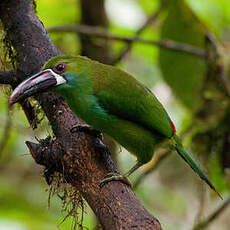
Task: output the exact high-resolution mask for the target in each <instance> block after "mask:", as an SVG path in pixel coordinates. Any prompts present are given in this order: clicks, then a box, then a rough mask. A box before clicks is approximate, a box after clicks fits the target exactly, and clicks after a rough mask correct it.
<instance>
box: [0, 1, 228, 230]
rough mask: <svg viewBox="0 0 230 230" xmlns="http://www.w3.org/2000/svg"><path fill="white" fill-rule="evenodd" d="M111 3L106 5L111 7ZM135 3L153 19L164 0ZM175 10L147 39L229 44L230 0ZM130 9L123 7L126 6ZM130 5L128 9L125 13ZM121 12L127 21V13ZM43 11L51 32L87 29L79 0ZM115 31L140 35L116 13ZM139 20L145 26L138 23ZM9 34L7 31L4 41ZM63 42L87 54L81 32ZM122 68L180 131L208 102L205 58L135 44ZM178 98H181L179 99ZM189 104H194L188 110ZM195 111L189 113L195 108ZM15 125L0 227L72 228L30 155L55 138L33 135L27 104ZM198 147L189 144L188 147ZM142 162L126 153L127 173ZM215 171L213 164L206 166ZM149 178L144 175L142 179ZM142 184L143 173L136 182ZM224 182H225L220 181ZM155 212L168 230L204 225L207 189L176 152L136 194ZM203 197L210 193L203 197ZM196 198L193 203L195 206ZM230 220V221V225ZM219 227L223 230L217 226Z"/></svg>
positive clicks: (176, 4) (0, 110) (0, 130)
mask: <svg viewBox="0 0 230 230" xmlns="http://www.w3.org/2000/svg"><path fill="white" fill-rule="evenodd" d="M109 2H111V1H107V3H106V4H110V3H109ZM124 2H125V3H126V4H130V12H127V14H126V15H125V16H126V18H127V19H126V20H129V14H130V15H131V14H133V12H132V10H131V9H133V7H131V5H132V4H133V3H135V7H136V6H137V7H138V8H139V9H140V11H139V12H140V13H141V14H143V15H142V16H143V17H144V18H145V19H147V18H148V17H149V16H150V15H151V14H152V13H153V12H155V11H156V10H157V9H158V7H159V5H160V1H159V0H158V1H152V0H124ZM169 2H170V6H169V8H165V9H164V11H162V12H161V15H160V16H159V18H158V19H157V20H156V22H155V23H154V24H153V25H149V26H148V28H147V29H145V31H144V32H143V33H142V34H141V38H143V39H151V40H158V39H161V38H164V39H165V38H170V39H173V40H176V41H178V42H183V43H188V44H192V45H195V46H197V47H202V48H203V47H204V44H203V41H202V40H203V37H204V31H205V30H206V29H204V28H208V29H207V30H209V31H211V32H213V33H215V34H216V35H217V36H218V37H219V39H224V40H229V39H230V35H229V25H230V1H229V0H206V1H203V0H196V1H194V0H186V1H182V0H170V1H169ZM119 4H122V3H119ZM121 7H122V5H120V8H121ZM114 11H117V15H118V17H119V12H120V11H119V8H117V9H114ZM37 14H38V16H39V18H40V20H41V21H42V22H43V23H44V26H45V27H46V28H50V27H53V26H59V25H75V24H79V21H80V17H81V12H80V7H79V2H78V1H75V0H49V1H46V0H39V1H37ZM108 18H109V32H111V33H113V34H116V35H120V36H134V35H135V32H136V29H133V28H130V27H126V26H124V25H126V24H125V23H124V25H123V24H122V23H120V24H117V22H116V21H114V19H113V17H112V16H111V15H109V14H108ZM136 23H138V22H136ZM3 35H4V34H1V37H2V36H3ZM50 36H51V39H52V40H53V42H54V43H55V45H56V46H57V47H58V48H59V49H60V50H61V51H62V52H63V53H68V54H79V53H80V50H81V44H80V40H79V37H78V35H77V34H74V33H52V34H50ZM110 43H111V49H112V50H113V53H114V57H115V56H117V55H118V54H119V53H120V51H121V50H122V49H123V48H124V47H125V46H126V44H124V43H123V42H112V41H111V42H110ZM0 50H1V51H2V52H1V62H0V66H1V69H9V68H10V65H6V63H5V58H4V51H5V50H4V46H3V43H2V42H1V45H0ZM118 66H119V67H120V68H123V69H125V70H126V71H128V72H130V73H132V74H133V75H134V76H136V77H137V78H138V80H140V81H142V82H143V83H144V84H146V85H147V86H148V87H149V88H151V89H152V90H153V91H154V92H155V93H156V95H157V97H158V98H159V99H160V100H161V102H162V103H163V104H164V105H165V106H166V108H167V110H168V111H169V113H170V114H172V115H173V116H172V117H173V120H174V121H175V123H176V126H177V129H178V130H179V132H180V131H181V130H184V129H185V127H186V126H188V124H190V123H191V117H192V113H191V110H192V108H195V107H196V106H197V105H199V103H200V95H199V92H200V90H201V88H202V83H203V81H204V77H205V72H206V67H205V64H204V61H203V60H201V59H198V58H196V57H193V56H189V55H187V54H181V53H175V52H173V51H168V50H167V51H166V50H163V49H159V48H158V47H156V46H149V45H144V44H141V43H135V44H133V46H132V49H131V51H130V53H129V55H127V56H126V57H125V58H124V59H123V60H122V61H121V63H119V64H118ZM1 89H2V90H1V94H0V101H1V103H0V118H1V119H0V124H1V125H0V143H1V140H4V138H5V136H4V133H5V131H4V127H5V123H6V121H7V117H8V109H7V96H6V93H5V92H6V91H7V89H6V88H5V87H4V88H3V87H2V88H1ZM174 95H175V96H176V97H174ZM184 105H186V106H187V108H186V106H184ZM188 107H189V109H188ZM10 119H11V120H12V124H11V127H10V132H9V136H8V137H7V138H6V140H5V142H6V146H5V148H4V149H3V150H1V149H0V230H3V229H4V230H27V229H29V230H37V229H44V230H51V229H52V230H53V229H62V230H65V229H70V227H71V224H72V220H67V221H66V222H64V223H63V224H61V225H59V224H60V222H61V220H62V218H63V217H64V216H65V215H66V214H65V213H62V212H61V207H62V203H61V201H60V199H59V198H57V197H54V198H52V199H51V207H50V208H48V192H47V191H46V190H48V186H47V185H46V184H45V181H44V179H43V178H42V177H41V174H42V168H40V167H39V166H38V165H36V164H35V163H34V162H33V160H32V159H31V157H30V155H29V154H28V150H27V149H26V147H25V144H24V141H25V140H32V141H36V140H35V137H37V138H42V137H45V136H46V135H49V134H50V133H51V131H50V128H49V126H48V124H47V123H43V125H42V126H41V127H40V128H39V129H38V130H37V131H32V130H31V128H30V127H29V126H28V123H27V121H26V119H25V116H24V114H23V112H22V111H21V109H20V108H19V107H16V108H14V110H13V111H12V112H10ZM189 144H191V143H190V142H188V145H189ZM134 160H135V159H134V158H133V157H132V156H131V155H130V154H128V153H126V152H122V154H119V162H120V165H121V168H122V169H123V170H124V171H126V169H127V168H129V167H130V165H132V164H133V162H134ZM219 162H220V161H219V160H218V156H215V157H214V156H213V157H212V159H211V163H210V162H209V163H210V165H209V166H210V167H209V168H211V170H210V173H211V174H212V178H213V180H214V181H213V183H214V184H216V185H217V187H218V188H223V189H226V187H227V185H226V182H225V179H224V175H223V172H222V171H221V168H220V164H219ZM203 163H204V165H205V166H207V165H206V164H207V162H203ZM140 173H141V170H139V172H137V174H136V176H138V174H140ZM132 180H135V176H134V177H133V178H132ZM218 182H219V183H218ZM136 194H137V196H138V197H139V198H140V199H141V201H142V202H143V203H144V205H145V206H146V207H147V209H148V210H149V211H150V212H151V213H153V214H154V215H155V216H156V217H157V218H159V219H160V221H161V223H162V226H163V229H166V230H180V229H181V230H182V229H183V230H185V229H191V226H192V225H193V224H194V221H196V215H197V213H198V210H199V207H200V206H201V202H200V200H199V199H201V197H202V196H203V195H204V189H203V187H202V186H201V183H200V181H199V179H198V178H197V177H196V175H193V173H192V171H191V170H190V169H189V168H188V167H187V166H185V165H184V163H183V162H182V161H181V160H179V157H177V156H174V154H173V155H171V156H170V157H169V158H167V159H166V160H165V161H164V162H163V164H162V165H161V166H160V167H159V169H158V170H157V171H156V172H155V173H153V174H151V175H149V176H148V177H147V178H146V179H145V180H144V181H143V183H142V184H141V185H140V186H139V187H138V189H137V191H136ZM202 194H203V195H202ZM210 200H211V201H210V202H209V204H208V205H207V206H206V207H203V209H204V210H205V212H206V213H209V212H210V210H209V208H210V207H211V206H212V207H213V206H215V205H216V204H217V203H218V201H219V200H217V198H216V197H215V196H212V199H210ZM191 201H192V202H191ZM228 219H229V218H227V217H223V218H222V219H221V220H220V222H217V225H216V226H221V227H219V228H218V229H223V230H224V229H228V226H229V220H228ZM225 222H226V223H228V224H225ZM95 225H96V221H95V217H94V215H93V214H92V211H91V210H90V209H89V208H87V213H86V215H85V218H84V226H86V227H88V228H89V229H93V228H94V227H95ZM213 229H216V228H213Z"/></svg>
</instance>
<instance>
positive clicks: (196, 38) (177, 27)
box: [159, 0, 206, 110]
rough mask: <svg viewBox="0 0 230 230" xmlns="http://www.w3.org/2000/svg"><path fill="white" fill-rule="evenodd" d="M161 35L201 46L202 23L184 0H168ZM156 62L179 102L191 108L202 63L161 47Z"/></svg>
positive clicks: (199, 83) (197, 96) (200, 80)
mask: <svg viewBox="0 0 230 230" xmlns="http://www.w3.org/2000/svg"><path fill="white" fill-rule="evenodd" d="M167 10H168V14H167V16H166V18H165V20H164V22H163V25H162V30H161V39H162V40H164V39H170V40H174V41H176V42H179V43H185V44H190V45H193V46H196V47H198V48H204V41H205V40H204V39H205V31H206V29H205V27H204V26H203V25H202V24H201V22H200V21H199V19H198V18H197V17H196V15H195V14H194V13H193V12H192V10H191V9H190V8H189V7H188V5H187V4H186V2H185V1H184V0H170V1H169V6H168V9H167ZM159 63H160V68H161V71H162V74H163V78H164V80H165V81H166V82H167V84H168V85H169V86H170V87H171V89H172V90H173V92H174V93H175V95H176V96H177V97H178V98H179V99H180V100H181V102H182V103H183V104H184V105H185V106H186V107H188V108H190V109H191V110H194V109H195V108H197V107H198V106H199V103H200V93H201V88H202V84H203V81H204V76H205V69H206V68H205V63H204V60H202V59H200V58H199V57H196V56H192V55H190V54H186V53H183V52H175V51H172V50H166V49H160V53H159Z"/></svg>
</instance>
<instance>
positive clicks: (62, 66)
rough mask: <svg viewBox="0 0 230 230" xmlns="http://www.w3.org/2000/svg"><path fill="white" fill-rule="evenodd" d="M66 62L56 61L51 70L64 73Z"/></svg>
mask: <svg viewBox="0 0 230 230" xmlns="http://www.w3.org/2000/svg"><path fill="white" fill-rule="evenodd" d="M66 66H67V65H66V63H57V64H56V65H55V66H54V68H53V71H54V72H55V73H59V74H60V73H64V72H65V70H66Z"/></svg>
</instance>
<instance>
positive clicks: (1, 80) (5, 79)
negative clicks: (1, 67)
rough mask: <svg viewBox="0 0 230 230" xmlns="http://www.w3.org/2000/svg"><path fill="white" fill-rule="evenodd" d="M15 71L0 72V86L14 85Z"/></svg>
mask: <svg viewBox="0 0 230 230" xmlns="http://www.w3.org/2000/svg"><path fill="white" fill-rule="evenodd" d="M14 77H15V71H0V84H5V85H7V84H9V85H12V84H13V83H14Z"/></svg>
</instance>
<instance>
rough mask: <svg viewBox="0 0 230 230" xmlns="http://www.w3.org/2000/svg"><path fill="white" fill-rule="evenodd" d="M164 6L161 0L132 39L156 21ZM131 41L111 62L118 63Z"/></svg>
mask: <svg viewBox="0 0 230 230" xmlns="http://www.w3.org/2000/svg"><path fill="white" fill-rule="evenodd" d="M163 8H164V0H162V1H161V4H160V7H159V8H158V9H157V11H156V12H154V13H153V14H152V15H151V16H150V17H149V18H147V20H146V21H145V23H144V24H143V25H142V26H141V27H140V28H139V29H138V30H137V32H136V34H135V35H134V36H133V39H134V40H135V39H137V38H139V35H140V34H141V33H142V32H143V31H144V30H145V29H146V27H148V26H149V25H150V24H152V23H154V22H156V21H157V19H158V16H159V14H160V12H161V11H162V9H163ZM132 43H133V42H129V43H128V44H127V46H126V47H125V48H124V49H123V50H122V51H121V52H120V54H119V55H118V56H117V57H116V58H115V59H114V60H113V62H112V64H113V65H115V64H116V63H118V62H119V61H120V60H121V59H123V58H124V57H125V55H126V54H127V53H128V52H129V51H130V49H131V47H132Z"/></svg>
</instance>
